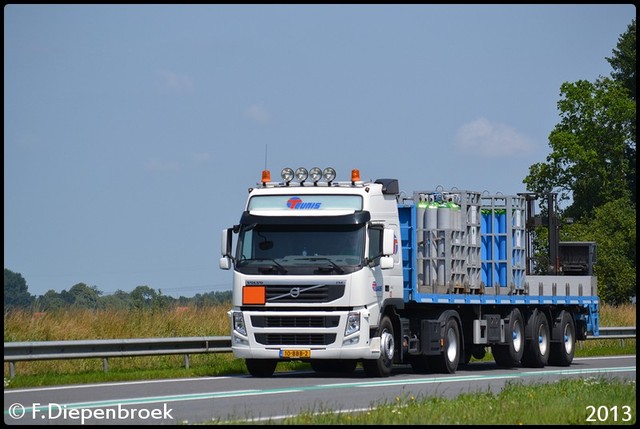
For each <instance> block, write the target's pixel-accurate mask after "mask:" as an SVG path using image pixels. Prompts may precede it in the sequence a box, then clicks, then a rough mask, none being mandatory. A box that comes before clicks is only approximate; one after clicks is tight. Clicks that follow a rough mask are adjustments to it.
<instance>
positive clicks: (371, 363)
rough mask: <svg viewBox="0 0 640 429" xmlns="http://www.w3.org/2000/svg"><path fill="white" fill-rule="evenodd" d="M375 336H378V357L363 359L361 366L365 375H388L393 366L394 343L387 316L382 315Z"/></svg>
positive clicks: (389, 320)
mask: <svg viewBox="0 0 640 429" xmlns="http://www.w3.org/2000/svg"><path fill="white" fill-rule="evenodd" d="M376 336H379V337H380V357H379V358H378V359H364V360H363V361H362V367H363V368H364V372H365V374H366V375H367V377H388V376H389V375H390V374H391V367H392V366H393V357H394V355H395V344H396V343H395V336H394V334H393V323H391V319H389V317H388V316H383V317H382V320H381V321H380V326H379V327H378V331H377V335H376Z"/></svg>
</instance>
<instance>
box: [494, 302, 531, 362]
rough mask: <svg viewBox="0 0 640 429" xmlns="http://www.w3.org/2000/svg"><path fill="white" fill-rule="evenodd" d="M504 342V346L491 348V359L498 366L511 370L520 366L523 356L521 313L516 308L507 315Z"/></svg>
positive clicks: (522, 322)
mask: <svg viewBox="0 0 640 429" xmlns="http://www.w3.org/2000/svg"><path fill="white" fill-rule="evenodd" d="M505 335H506V337H507V338H505V342H506V344H496V345H493V346H491V352H492V353H493V358H494V360H495V361H496V363H497V364H498V366H501V367H504V368H512V367H514V366H517V365H519V364H520V361H521V360H522V355H523V354H524V344H525V341H524V320H523V318H522V313H520V310H518V309H517V308H514V309H513V310H511V313H509V323H508V326H507V332H506V334H505Z"/></svg>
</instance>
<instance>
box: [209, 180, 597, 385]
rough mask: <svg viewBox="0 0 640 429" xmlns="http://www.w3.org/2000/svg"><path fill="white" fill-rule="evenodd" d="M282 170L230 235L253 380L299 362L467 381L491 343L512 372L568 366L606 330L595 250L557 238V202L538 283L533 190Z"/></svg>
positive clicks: (238, 311) (239, 345)
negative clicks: (413, 186)
mask: <svg viewBox="0 0 640 429" xmlns="http://www.w3.org/2000/svg"><path fill="white" fill-rule="evenodd" d="M281 176H282V181H279V182H273V181H271V178H270V172H269V171H268V170H264V171H263V172H262V179H261V181H260V182H259V183H257V184H256V187H255V188H250V189H249V197H248V200H247V203H246V206H245V208H244V211H243V213H242V215H241V217H240V222H239V223H238V224H237V225H235V226H234V227H233V228H228V229H225V230H223V231H222V243H221V252H222V258H221V259H220V268H222V269H226V270H228V269H231V268H233V293H232V295H233V308H232V309H231V310H230V311H229V318H230V323H231V342H232V349H233V353H234V356H235V357H237V358H242V359H245V362H246V365H247V369H248V371H249V373H250V374H252V375H253V376H256V377H268V376H271V375H272V374H273V373H274V371H275V368H276V365H277V363H278V362H279V361H285V360H292V359H295V360H299V359H301V360H307V361H309V362H310V364H311V367H312V368H313V369H314V370H315V371H318V372H333V373H348V372H351V371H354V370H355V369H356V366H357V364H358V363H359V362H360V363H361V364H362V367H363V369H364V371H365V373H366V375H367V376H371V377H386V376H389V375H390V374H391V370H392V366H393V365H394V364H404V365H410V366H411V368H412V369H413V370H414V371H416V372H421V373H422V372H444V373H455V371H456V370H457V369H458V367H459V365H465V364H469V362H470V360H471V357H472V356H473V357H476V358H478V359H481V358H482V357H483V356H484V355H485V352H486V350H487V348H490V350H491V353H492V354H493V357H494V360H495V362H496V363H497V364H498V366H500V367H515V366H519V365H523V366H529V367H544V366H545V365H548V364H550V365H558V366H569V365H570V364H571V363H572V361H573V357H574V351H575V347H576V341H577V340H581V339H585V338H586V336H587V334H588V333H589V334H591V335H599V332H598V304H599V299H598V296H597V282H596V278H595V276H594V275H593V264H594V263H595V243H577V242H571V243H565V244H566V245H563V243H559V242H558V240H557V236H558V234H557V230H558V225H557V221H556V220H555V217H554V216H553V207H554V206H553V204H554V199H553V198H549V217H548V223H549V230H550V234H549V236H550V240H549V247H550V252H549V253H550V261H551V262H550V263H549V267H548V270H547V271H548V272H549V273H550V274H549V275H533V274H531V273H532V271H533V260H532V255H531V248H532V245H531V237H530V230H531V228H532V227H533V226H534V225H536V224H540V222H541V218H540V216H535V215H534V212H535V206H534V202H535V199H534V196H533V195H531V194H518V195H513V196H507V195H502V194H495V195H487V194H486V193H484V194H481V193H479V192H474V191H461V190H457V189H452V190H443V189H441V187H436V189H432V190H428V189H427V190H421V191H414V192H412V193H411V194H406V193H404V192H400V188H399V184H398V181H397V180H396V179H378V180H375V181H373V182H368V181H363V180H361V178H360V174H359V171H358V170H352V172H351V180H349V181H343V182H339V181H335V178H336V172H335V170H333V169H332V168H325V169H324V170H321V169H319V168H312V169H310V170H309V171H307V170H306V169H305V168H298V169H297V170H295V171H294V170H293V169H290V168H285V169H283V170H282V172H281ZM234 244H235V249H234ZM565 263H566V266H567V270H566V272H564V271H563V267H564V265H565ZM569 267H571V268H570V269H569Z"/></svg>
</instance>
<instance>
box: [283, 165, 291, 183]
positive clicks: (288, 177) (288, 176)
mask: <svg viewBox="0 0 640 429" xmlns="http://www.w3.org/2000/svg"><path fill="white" fill-rule="evenodd" d="M280 177H282V180H284V181H285V182H286V183H289V182H291V181H292V180H293V169H291V168H289V167H287V168H283V169H282V171H281V172H280Z"/></svg>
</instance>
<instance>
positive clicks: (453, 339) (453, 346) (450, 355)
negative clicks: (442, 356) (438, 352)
mask: <svg viewBox="0 0 640 429" xmlns="http://www.w3.org/2000/svg"><path fill="white" fill-rule="evenodd" d="M447 342H448V344H449V345H448V347H447V359H449V362H453V361H454V360H455V359H456V357H457V355H458V336H457V335H456V333H455V331H454V330H453V329H449V331H447Z"/></svg>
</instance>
